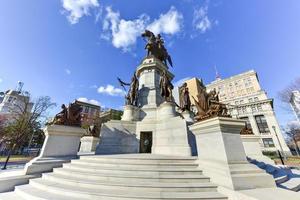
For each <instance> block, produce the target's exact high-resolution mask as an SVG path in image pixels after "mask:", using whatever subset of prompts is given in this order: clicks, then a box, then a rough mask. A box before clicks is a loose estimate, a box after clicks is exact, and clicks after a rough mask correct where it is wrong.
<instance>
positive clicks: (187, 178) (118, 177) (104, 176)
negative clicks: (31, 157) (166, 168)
mask: <svg viewBox="0 0 300 200" xmlns="http://www.w3.org/2000/svg"><path fill="white" fill-rule="evenodd" d="M54 173H55V174H60V175H63V176H68V177H78V178H82V179H85V180H94V181H119V182H123V181H124V182H127V181H140V182H177V183H185V182H209V181H210V179H209V177H207V176H204V175H202V174H200V175H197V174H193V175H182V174H178V175H174V174H171V175H161V174H150V175H149V174H148V175H146V174H127V175H126V174H109V173H91V172H84V171H78V170H73V169H65V168H56V169H54Z"/></svg>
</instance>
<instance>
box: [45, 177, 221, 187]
mask: <svg viewBox="0 0 300 200" xmlns="http://www.w3.org/2000/svg"><path fill="white" fill-rule="evenodd" d="M43 180H50V181H53V182H59V183H62V184H68V185H76V186H83V187H89V188H94V187H95V188H104V187H106V188H107V187H112V189H114V187H117V189H122V188H123V189H125V190H127V189H130V188H132V189H135V190H136V189H145V188H146V189H147V190H149V189H157V190H160V189H161V190H163V189H175V188H177V189H179V188H184V189H190V191H192V189H193V188H194V189H195V188H198V189H201V188H202V189H205V188H207V189H210V190H214V191H216V188H217V186H216V185H215V184H213V183H211V182H183V183H182V182H179V183H178V182H173V183H169V182H125V183H124V182H115V181H114V182H113V181H111V182H109V181H108V182H95V181H90V180H82V179H76V178H69V177H63V176H59V175H55V174H44V175H43ZM108 189H109V188H108Z"/></svg>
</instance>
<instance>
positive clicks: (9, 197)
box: [0, 192, 25, 200]
mask: <svg viewBox="0 0 300 200" xmlns="http://www.w3.org/2000/svg"><path fill="white" fill-rule="evenodd" d="M0 200H25V198H23V197H22V196H20V195H18V194H17V193H15V192H5V193H0Z"/></svg>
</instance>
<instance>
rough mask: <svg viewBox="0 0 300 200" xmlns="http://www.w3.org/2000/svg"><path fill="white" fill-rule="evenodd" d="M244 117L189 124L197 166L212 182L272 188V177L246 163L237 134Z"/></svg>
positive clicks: (244, 186)
mask: <svg viewBox="0 0 300 200" xmlns="http://www.w3.org/2000/svg"><path fill="white" fill-rule="evenodd" d="M244 125H245V122H244V121H243V120H237V119H232V118H222V117H215V118H212V119H208V120H205V121H201V122H198V123H196V124H194V125H192V126H191V127H190V129H191V131H192V132H193V133H194V134H195V135H196V140H197V150H198V158H199V166H200V167H201V168H202V169H203V171H204V173H205V174H207V175H209V176H210V177H211V180H212V182H215V183H217V184H218V185H220V186H223V187H226V188H229V189H232V190H244V189H252V188H268V187H275V181H274V179H273V177H272V176H271V175H269V174H267V173H265V172H264V171H262V170H261V169H259V168H258V167H256V166H255V165H252V164H249V162H248V161H247V159H246V154H245V150H244V147H243V144H242V140H241V137H240V131H241V129H242V128H243V127H244Z"/></svg>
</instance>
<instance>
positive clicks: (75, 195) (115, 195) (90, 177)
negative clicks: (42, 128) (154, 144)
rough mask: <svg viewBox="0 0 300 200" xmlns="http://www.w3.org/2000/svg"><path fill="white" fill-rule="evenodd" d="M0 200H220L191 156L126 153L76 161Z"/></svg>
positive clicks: (90, 157)
mask: <svg viewBox="0 0 300 200" xmlns="http://www.w3.org/2000/svg"><path fill="white" fill-rule="evenodd" d="M0 199H3V200H16V199H18V200H24V199H28V200H29V199H30V200H37V199H39V200H41V199H51V200H67V199H74V200H79V199H105V200H121V199H122V200H126V199H128V200H129V199H135V200H138V199H144V200H145V199H146V200H150V199H151V200H154V199H166V200H167V199H168V200H171V199H173V200H174V199H175V200H221V199H222V200H224V199H227V197H226V196H224V195H222V194H220V193H218V192H217V186H216V185H214V184H212V183H211V182H210V179H209V178H208V177H206V176H204V175H203V174H202V171H201V169H199V168H198V164H196V158H193V157H175V156H159V155H153V154H124V155H110V156H98V155H96V156H81V157H80V159H78V160H72V161H71V163H67V164H64V165H63V167H62V168H55V169H54V170H53V172H52V173H44V174H43V176H42V177H41V178H37V179H31V180H30V182H29V184H27V185H22V186H17V187H16V188H15V191H14V192H8V193H2V194H0Z"/></svg>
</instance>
